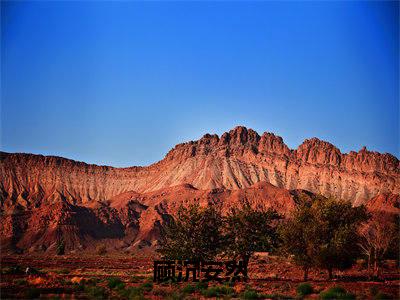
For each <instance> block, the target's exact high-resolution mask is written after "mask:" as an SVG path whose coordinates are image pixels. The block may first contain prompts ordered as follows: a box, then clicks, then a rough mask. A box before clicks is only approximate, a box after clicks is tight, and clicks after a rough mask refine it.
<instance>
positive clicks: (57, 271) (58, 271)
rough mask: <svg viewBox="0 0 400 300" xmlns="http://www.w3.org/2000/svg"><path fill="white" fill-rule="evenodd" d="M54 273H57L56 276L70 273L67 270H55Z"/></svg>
mask: <svg viewBox="0 0 400 300" xmlns="http://www.w3.org/2000/svg"><path fill="white" fill-rule="evenodd" d="M54 272H55V273H57V274H64V275H66V274H69V273H71V271H70V270H68V269H61V270H56V271H54Z"/></svg>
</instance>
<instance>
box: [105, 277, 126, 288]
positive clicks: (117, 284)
mask: <svg viewBox="0 0 400 300" xmlns="http://www.w3.org/2000/svg"><path fill="white" fill-rule="evenodd" d="M108 287H109V288H110V289H123V288H124V287H125V283H123V282H122V281H121V279H119V278H118V277H110V278H108Z"/></svg>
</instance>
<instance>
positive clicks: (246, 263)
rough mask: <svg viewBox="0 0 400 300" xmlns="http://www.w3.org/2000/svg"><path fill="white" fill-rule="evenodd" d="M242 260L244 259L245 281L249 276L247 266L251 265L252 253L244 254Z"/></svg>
mask: <svg viewBox="0 0 400 300" xmlns="http://www.w3.org/2000/svg"><path fill="white" fill-rule="evenodd" d="M242 260H243V267H244V270H245V273H244V274H243V276H244V281H247V279H248V278H249V277H248V275H247V267H248V266H249V261H250V255H248V254H245V255H242Z"/></svg>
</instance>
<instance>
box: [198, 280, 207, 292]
mask: <svg viewBox="0 0 400 300" xmlns="http://www.w3.org/2000/svg"><path fill="white" fill-rule="evenodd" d="M207 288H208V282H205V281H199V282H197V283H196V285H195V289H196V290H197V291H201V290H206V289H207Z"/></svg>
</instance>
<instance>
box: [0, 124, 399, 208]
mask: <svg viewBox="0 0 400 300" xmlns="http://www.w3.org/2000/svg"><path fill="white" fill-rule="evenodd" d="M1 157H2V158H1V166H0V168H1V169H0V170H1V183H0V184H1V186H0V190H1V195H2V197H1V198H2V206H3V207H8V206H10V205H13V203H15V202H19V203H20V204H21V205H23V206H26V205H29V203H31V202H34V203H38V202H41V201H46V202H52V201H57V199H58V198H60V197H66V198H68V201H70V202H72V203H79V204H87V203H90V202H91V201H103V200H108V199H110V198H111V197H113V196H115V195H118V194H121V193H123V192H126V191H136V192H139V193H143V192H149V191H155V190H159V189H162V188H167V187H171V186H176V185H180V184H185V183H188V184H191V185H193V186H194V187H195V188H197V189H214V188H226V189H233V190H236V189H241V188H245V187H250V186H252V185H253V184H255V183H257V182H262V181H266V182H270V183H272V184H273V185H275V186H278V187H282V188H286V189H305V190H309V191H311V192H314V193H319V194H322V195H324V196H332V197H335V198H341V199H344V200H348V201H351V202H353V203H355V204H359V203H363V202H365V201H366V200H368V199H370V198H372V197H374V196H376V195H377V194H380V193H399V192H400V167H399V160H398V159H397V158H396V157H394V156H392V155H390V154H380V153H377V152H371V151H367V150H366V149H365V148H364V149H362V150H360V151H359V152H350V153H348V154H342V153H341V152H340V151H339V149H337V148H336V147H335V146H333V145H332V144H330V143H327V142H324V141H320V140H318V139H316V138H313V139H310V140H305V141H304V142H303V143H302V144H301V145H300V146H299V147H298V148H297V149H296V150H290V149H289V148H288V147H287V146H286V145H285V144H284V142H283V140H282V138H280V137H278V136H275V135H274V134H272V133H264V134H263V135H262V136H259V135H258V134H257V133H256V132H255V131H253V130H251V129H246V128H245V127H236V128H235V129H233V130H231V131H230V132H227V133H224V134H223V135H222V136H221V137H218V136H217V135H209V134H206V135H205V136H203V137H202V138H201V139H200V140H198V141H191V142H188V143H183V144H179V145H177V146H176V147H175V148H174V149H172V150H171V151H169V152H168V154H167V155H166V157H165V158H164V159H163V160H161V161H160V162H158V163H155V164H153V165H151V166H148V167H132V168H113V167H105V166H96V165H88V164H85V163H81V162H75V161H72V160H68V159H64V158H58V157H45V156H40V155H31V154H6V153H3V154H2V155H1Z"/></svg>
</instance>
